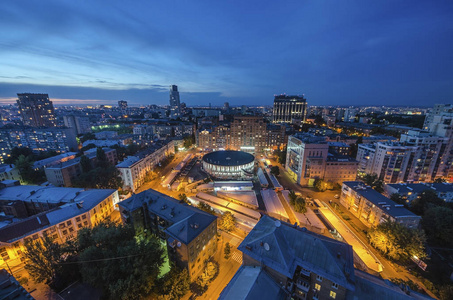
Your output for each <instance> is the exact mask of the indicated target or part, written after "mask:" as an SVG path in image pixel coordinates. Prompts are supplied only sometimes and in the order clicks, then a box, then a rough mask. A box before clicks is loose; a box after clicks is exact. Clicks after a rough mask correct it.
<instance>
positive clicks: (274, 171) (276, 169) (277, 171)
mask: <svg viewBox="0 0 453 300" xmlns="http://www.w3.org/2000/svg"><path fill="white" fill-rule="evenodd" d="M271 174H273V175H275V176H278V175H280V168H279V167H278V166H273V167H272V168H271Z"/></svg>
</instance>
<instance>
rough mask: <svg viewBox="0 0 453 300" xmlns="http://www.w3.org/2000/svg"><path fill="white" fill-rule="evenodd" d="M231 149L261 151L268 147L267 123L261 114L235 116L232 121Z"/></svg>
mask: <svg viewBox="0 0 453 300" xmlns="http://www.w3.org/2000/svg"><path fill="white" fill-rule="evenodd" d="M230 130H231V131H230V132H231V149H232V150H241V151H246V152H252V153H261V152H263V151H264V150H265V149H268V144H267V143H268V133H267V124H266V123H265V121H264V119H263V117H259V116H235V117H234V120H233V122H231V128H230Z"/></svg>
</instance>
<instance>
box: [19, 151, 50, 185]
mask: <svg viewBox="0 0 453 300" xmlns="http://www.w3.org/2000/svg"><path fill="white" fill-rule="evenodd" d="M33 162H34V161H33V156H25V155H23V154H21V155H19V157H18V158H17V160H16V168H17V169H18V170H19V172H20V176H22V179H23V180H24V181H25V182H26V183H28V184H38V183H42V182H44V181H45V178H46V177H45V174H44V171H43V170H38V171H36V170H35V169H33Z"/></svg>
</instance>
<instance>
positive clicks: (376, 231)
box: [368, 221, 426, 261]
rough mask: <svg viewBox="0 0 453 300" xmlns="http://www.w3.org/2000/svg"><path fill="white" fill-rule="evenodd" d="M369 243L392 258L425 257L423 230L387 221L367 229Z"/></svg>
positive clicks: (404, 259)
mask: <svg viewBox="0 0 453 300" xmlns="http://www.w3.org/2000/svg"><path fill="white" fill-rule="evenodd" d="M368 240H369V241H370V244H371V245H372V246H373V247H375V248H376V249H378V250H379V251H381V252H382V253H383V254H385V255H387V256H388V257H390V258H391V259H393V260H398V261H408V260H409V259H410V257H412V256H414V255H415V256H417V257H418V258H420V259H422V258H424V257H426V253H425V246H424V245H425V242H426V237H425V234H424V232H423V231H421V230H417V229H410V228H407V227H405V226H404V225H402V224H400V223H397V222H392V221H387V222H384V223H381V224H379V225H378V226H376V227H375V228H373V229H371V230H370V231H368Z"/></svg>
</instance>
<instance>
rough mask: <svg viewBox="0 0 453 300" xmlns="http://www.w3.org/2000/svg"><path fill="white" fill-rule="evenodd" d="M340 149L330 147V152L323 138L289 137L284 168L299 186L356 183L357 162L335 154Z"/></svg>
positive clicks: (305, 135) (304, 135) (308, 136)
mask: <svg viewBox="0 0 453 300" xmlns="http://www.w3.org/2000/svg"><path fill="white" fill-rule="evenodd" d="M342 148H343V146H338V145H337V144H333V148H332V149H330V147H329V143H327V142H326V139H325V137H320V136H314V135H311V134H305V133H304V134H296V135H292V136H290V137H289V138H288V146H287V152H286V165H285V168H286V170H287V171H288V173H289V175H290V177H292V178H293V179H294V180H295V181H296V182H297V183H298V184H300V185H302V186H313V184H314V181H315V180H316V179H322V180H325V181H330V182H333V183H339V184H341V183H342V182H343V181H348V180H355V178H356V174H357V165H358V162H357V161H356V160H355V159H353V158H351V157H349V156H346V155H339V154H338V153H336V151H340V150H341V151H340V152H344V150H343V149H342Z"/></svg>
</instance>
